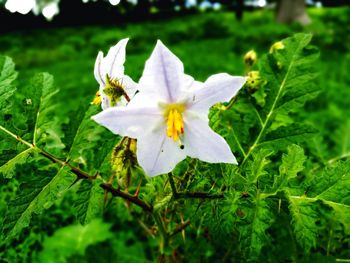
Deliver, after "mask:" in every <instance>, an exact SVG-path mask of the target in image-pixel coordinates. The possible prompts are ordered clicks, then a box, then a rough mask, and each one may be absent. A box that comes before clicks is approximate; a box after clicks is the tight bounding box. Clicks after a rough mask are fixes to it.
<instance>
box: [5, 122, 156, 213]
mask: <svg viewBox="0 0 350 263" xmlns="http://www.w3.org/2000/svg"><path fill="white" fill-rule="evenodd" d="M0 130H2V131H3V132H5V133H7V134H8V135H10V136H11V137H13V138H14V139H16V140H17V141H19V142H21V143H23V144H24V145H26V146H28V148H31V149H34V150H36V151H37V152H38V153H39V154H41V155H42V156H44V157H46V158H47V159H49V160H50V161H51V162H53V163H56V164H58V165H61V166H62V167H63V166H67V167H69V169H70V170H71V172H72V173H74V174H75V175H76V176H77V177H78V178H77V180H76V181H75V182H74V183H76V182H77V181H78V180H79V179H87V180H93V179H96V178H97V176H96V175H95V176H91V175H89V174H88V173H86V172H84V171H82V170H80V169H79V168H77V167H75V166H73V165H71V164H70V163H68V162H66V161H63V160H61V159H59V158H57V157H56V156H54V155H52V154H50V153H48V152H46V151H45V150H43V149H40V148H39V147H37V146H36V145H35V144H32V143H30V142H28V141H26V140H23V139H22V138H21V137H20V136H18V135H16V134H14V133H12V132H11V131H9V130H7V129H6V128H5V127H3V126H1V125H0ZM121 141H122V142H123V141H124V139H122V140H121ZM74 183H73V184H74ZM100 187H102V188H103V189H105V190H106V191H108V192H110V193H112V195H113V196H119V197H122V198H123V199H125V200H128V201H130V202H131V203H133V204H136V205H138V206H140V207H141V208H142V209H143V210H145V211H147V212H152V211H153V207H152V206H150V205H148V204H147V203H145V202H143V201H142V200H140V199H139V198H137V197H136V196H132V195H129V194H127V193H124V192H122V191H120V190H119V189H116V188H113V187H112V186H111V185H110V184H106V183H102V184H101V185H100Z"/></svg>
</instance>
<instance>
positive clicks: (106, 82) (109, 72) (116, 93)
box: [94, 38, 137, 109]
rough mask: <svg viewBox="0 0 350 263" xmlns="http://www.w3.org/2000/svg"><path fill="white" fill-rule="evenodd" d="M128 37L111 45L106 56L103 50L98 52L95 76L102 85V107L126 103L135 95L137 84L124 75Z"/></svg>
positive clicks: (100, 90) (100, 89)
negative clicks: (124, 94) (126, 97)
mask: <svg viewBox="0 0 350 263" xmlns="http://www.w3.org/2000/svg"><path fill="white" fill-rule="evenodd" d="M128 40H129V39H128V38H125V39H122V40H120V41H119V42H118V43H117V44H116V45H115V46H113V47H111V48H110V49H109V51H108V54H107V56H106V57H103V53H102V51H100V52H98V55H97V58H96V62H95V70H94V74H95V78H96V80H97V82H98V83H99V85H100V88H99V94H100V95H101V97H102V109H107V108H109V107H112V106H116V105H118V106H119V105H126V103H127V100H126V99H125V97H124V96H123V94H122V93H123V91H124V92H125V93H126V95H127V96H128V97H129V98H132V97H133V96H134V95H135V92H136V90H137V84H136V83H135V82H134V81H133V80H132V79H131V78H130V77H129V76H127V75H124V62H125V48H126V44H127V43H128Z"/></svg>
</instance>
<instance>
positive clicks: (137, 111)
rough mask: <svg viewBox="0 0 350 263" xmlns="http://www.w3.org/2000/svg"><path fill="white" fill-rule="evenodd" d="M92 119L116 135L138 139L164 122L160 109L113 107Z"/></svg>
mask: <svg viewBox="0 0 350 263" xmlns="http://www.w3.org/2000/svg"><path fill="white" fill-rule="evenodd" d="M92 119H93V120H94V121H96V122H97V123H98V124H100V125H102V126H104V127H106V128H107V129H109V130H110V131H112V132H113V133H115V134H119V135H122V136H128V137H131V138H138V137H139V136H141V135H143V134H144V133H145V132H147V131H152V130H154V129H155V127H159V124H160V123H162V122H164V120H163V115H162V113H161V112H160V111H159V109H158V108H130V107H112V108H108V109H106V110H104V111H102V112H100V113H99V114H97V115H94V116H92Z"/></svg>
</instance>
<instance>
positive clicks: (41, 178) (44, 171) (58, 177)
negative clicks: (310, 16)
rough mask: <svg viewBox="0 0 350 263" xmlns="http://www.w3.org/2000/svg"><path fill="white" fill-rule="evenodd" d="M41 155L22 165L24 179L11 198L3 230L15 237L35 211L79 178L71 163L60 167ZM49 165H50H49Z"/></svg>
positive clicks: (49, 203) (57, 196) (20, 171)
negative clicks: (69, 166) (42, 158)
mask: <svg viewBox="0 0 350 263" xmlns="http://www.w3.org/2000/svg"><path fill="white" fill-rule="evenodd" d="M38 162H39V161H38V159H36V160H33V161H32V162H31V163H27V164H24V165H22V167H21V169H20V170H19V171H18V173H19V174H20V175H21V178H22V183H21V185H20V187H19V190H18V195H17V196H16V198H15V199H14V200H12V201H10V202H9V204H8V210H7V212H6V215H5V220H4V223H3V229H2V232H3V234H4V235H5V237H6V239H12V238H14V237H15V236H16V235H18V233H20V231H21V230H22V229H23V228H24V227H27V226H28V225H29V223H30V220H31V217H32V214H33V213H36V214H40V213H41V212H42V211H43V210H44V209H47V208H49V207H50V206H51V205H52V204H53V202H55V201H56V200H57V199H58V198H59V197H60V196H61V195H62V194H63V193H64V192H65V191H66V190H67V189H68V188H69V187H70V186H71V185H72V183H73V182H74V181H75V179H76V176H75V175H74V174H72V173H70V172H69V169H68V168H67V167H61V168H59V169H58V168H57V167H56V166H54V165H52V164H48V163H47V160H45V161H43V160H41V161H40V163H38ZM48 165H49V166H48Z"/></svg>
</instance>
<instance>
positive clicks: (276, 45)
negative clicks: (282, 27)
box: [270, 41, 284, 53]
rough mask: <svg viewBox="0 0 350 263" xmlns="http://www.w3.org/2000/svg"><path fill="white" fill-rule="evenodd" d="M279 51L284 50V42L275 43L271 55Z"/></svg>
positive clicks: (271, 48)
mask: <svg viewBox="0 0 350 263" xmlns="http://www.w3.org/2000/svg"><path fill="white" fill-rule="evenodd" d="M279 49H284V44H283V42H282V41H278V42H276V43H274V44H273V45H272V46H271V47H270V53H273V52H276V51H277V50H279Z"/></svg>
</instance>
